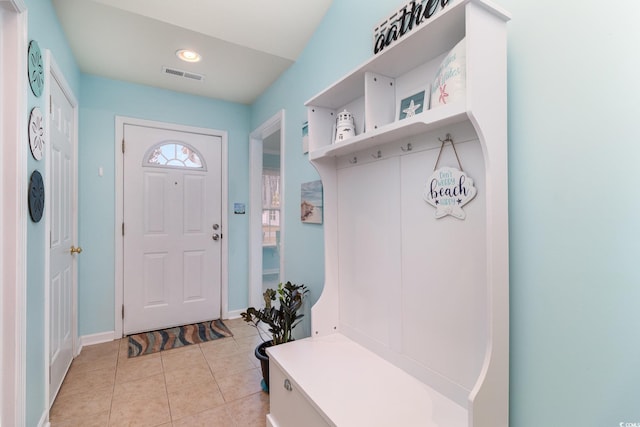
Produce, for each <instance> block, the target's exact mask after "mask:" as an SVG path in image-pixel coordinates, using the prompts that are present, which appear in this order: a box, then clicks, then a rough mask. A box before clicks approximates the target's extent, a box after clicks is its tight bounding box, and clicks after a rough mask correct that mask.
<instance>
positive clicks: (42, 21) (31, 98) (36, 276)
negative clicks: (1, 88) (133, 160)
mask: <svg viewBox="0 0 640 427" xmlns="http://www.w3.org/2000/svg"><path fill="white" fill-rule="evenodd" d="M25 4H26V6H27V8H28V12H27V13H28V15H27V17H28V19H27V34H28V40H36V41H37V42H38V45H39V46H40V50H41V51H42V55H43V60H44V57H45V51H46V50H49V51H51V54H52V55H53V57H54V59H55V61H56V64H57V65H58V67H59V68H60V69H61V71H62V73H63V74H64V76H65V78H66V80H67V83H68V84H69V87H70V89H71V90H72V91H73V92H74V95H76V97H77V94H78V92H79V75H80V72H79V70H78V67H77V65H76V63H75V59H74V58H73V54H72V53H71V50H70V48H69V45H68V43H67V41H66V39H65V37H64V33H63V32H62V29H61V28H60V25H59V23H58V21H57V19H56V15H55V12H54V10H53V7H52V5H51V2H50V1H48V0H25ZM24 58H25V61H26V60H27V52H25V56H24ZM46 90H47V88H45V90H44V91H43V93H42V95H41V96H40V97H38V98H36V96H35V95H34V94H33V92H31V89H30V87H29V84H28V83H27V85H26V86H25V87H24V92H25V94H26V96H27V111H25V112H24V114H25V116H26V117H28V115H29V113H30V112H31V109H32V108H34V107H38V108H40V110H41V111H42V113H43V115H44V114H45V112H46V108H47V107H48V102H47V100H46V98H45V96H44V95H45V92H46ZM25 137H26V139H25V141H23V142H22V144H21V145H20V146H21V147H22V149H23V150H25V151H26V152H27V154H26V156H27V174H28V175H27V182H28V180H29V178H30V176H31V173H32V172H33V171H34V170H36V169H37V170H38V171H40V173H41V174H42V176H43V177H45V174H46V167H45V161H46V159H45V158H44V157H43V158H42V159H41V160H40V161H36V160H35V159H34V158H33V156H32V155H31V151H30V150H29V141H28V135H26V133H25ZM45 197H46V194H45ZM46 214H47V212H46V211H45V212H44V215H46ZM26 222H27V291H26V305H27V313H26V322H27V324H26V328H27V331H28V333H27V335H26V355H25V357H26V360H25V369H26V383H25V393H26V395H25V401H26V414H25V420H26V425H27V426H35V425H37V424H38V422H39V421H40V419H41V418H42V416H43V414H44V413H45V411H46V408H47V405H48V399H49V398H48V396H46V395H45V363H47V360H48V355H47V354H45V335H44V334H45V318H44V315H45V305H44V304H45V301H44V293H45V282H46V278H45V271H44V260H45V251H46V242H45V220H44V216H43V218H42V220H41V221H40V222H38V223H34V222H33V221H31V218H30V217H29V218H27V219H26Z"/></svg>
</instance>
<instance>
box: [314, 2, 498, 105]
mask: <svg viewBox="0 0 640 427" xmlns="http://www.w3.org/2000/svg"><path fill="white" fill-rule="evenodd" d="M450 1H451V2H453V4H450V5H448V6H447V7H446V9H444V10H442V11H440V12H439V13H438V14H436V15H434V16H433V17H432V18H431V19H430V20H429V21H428V22H425V23H423V24H422V26H421V27H419V28H418V29H416V30H414V31H413V33H411V34H410V35H408V36H406V37H405V38H403V39H401V40H400V41H398V42H397V43H396V44H394V45H392V46H390V47H388V48H386V49H385V50H383V51H382V52H381V53H379V54H377V55H374V56H373V57H371V58H370V59H369V60H368V61H366V62H365V63H364V64H362V65H361V66H360V67H359V68H357V69H356V70H354V71H353V72H351V73H350V74H348V75H347V76H345V77H344V78H343V79H341V80H339V81H338V82H336V83H335V84H333V85H332V86H330V87H328V88H327V89H325V90H324V91H322V92H321V93H319V94H318V95H316V96H315V97H314V98H312V99H310V100H309V101H307V102H306V103H305V105H306V106H316V107H323V108H330V109H336V108H340V107H342V106H343V105H346V104H348V103H349V102H351V101H353V100H354V99H357V98H359V97H361V96H363V95H364V74H365V73H366V72H373V73H377V74H382V75H384V76H387V77H391V78H396V77H399V76H401V75H403V74H405V73H406V72H408V71H410V70H412V69H414V68H416V67H417V66H419V65H420V64H423V63H425V62H427V61H429V60H430V59H433V58H434V57H436V56H438V55H439V54H442V53H444V52H446V51H448V50H449V49H451V48H452V47H453V46H454V45H455V44H456V43H457V42H458V41H460V40H462V38H463V37H464V36H465V5H466V4H467V3H475V4H477V5H480V6H482V7H483V8H485V9H487V10H488V11H490V12H491V13H493V14H494V15H496V16H498V17H500V18H501V19H503V20H505V21H507V20H509V19H510V16H509V14H508V13H507V12H506V11H504V10H503V9H501V8H499V7H498V6H496V5H494V4H493V3H491V2H489V1H486V0H462V1H456V0H450ZM407 52H411V55H407Z"/></svg>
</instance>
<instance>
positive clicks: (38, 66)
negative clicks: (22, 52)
mask: <svg viewBox="0 0 640 427" xmlns="http://www.w3.org/2000/svg"><path fill="white" fill-rule="evenodd" d="M28 56H29V64H28V67H27V68H28V72H29V85H30V86H31V91H32V92H33V94H34V95H35V96H37V97H39V96H40V95H42V89H43V88H44V65H43V64H42V53H41V52H40V46H38V42H36V41H35V40H31V42H30V43H29V52H28Z"/></svg>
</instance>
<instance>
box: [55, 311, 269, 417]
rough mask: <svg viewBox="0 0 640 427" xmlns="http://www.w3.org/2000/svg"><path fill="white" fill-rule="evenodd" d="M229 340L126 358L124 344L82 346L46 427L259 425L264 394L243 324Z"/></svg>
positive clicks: (235, 325)
mask: <svg viewBox="0 0 640 427" xmlns="http://www.w3.org/2000/svg"><path fill="white" fill-rule="evenodd" d="M224 323H225V325H227V327H229V329H230V330H231V331H232V332H233V335H234V336H233V338H223V339H218V340H215V341H210V342H207V343H203V344H197V345H190V346H186V347H181V348H177V349H173V350H168V351H163V352H160V353H155V354H150V355H146V356H139V357H135V358H131V359H129V358H128V357H127V339H126V338H125V339H122V340H118V341H113V342H110V343H104V344H96V345H92V346H88V347H85V348H83V349H82V352H81V354H80V355H79V356H78V357H77V358H76V359H75V360H74V361H73V363H72V364H71V368H70V369H69V373H68V374H67V377H66V378H65V380H64V383H63V384H62V387H61V389H60V392H59V393H58V396H57V398H56V401H55V403H54V405H53V407H52V408H51V412H50V421H51V426H52V427H70V426H78V427H80V426H82V427H93V426H100V427H105V426H118V427H121V426H163V427H178V426H180V427H183V426H189V427H191V426H194V427H197V426H203V427H204V426H206V427H241V426H242V427H245V426H246V427H254V426H256V427H258V426H260V427H262V426H265V425H266V414H267V413H268V412H269V395H268V394H266V393H264V392H263V391H262V390H261V387H260V380H261V379H262V373H261V371H260V363H259V361H258V360H257V359H256V358H255V356H254V354H253V351H254V349H255V347H256V345H258V344H259V343H260V342H261V339H260V338H259V336H258V334H257V331H256V329H255V328H253V327H252V326H249V325H247V324H246V323H245V322H244V321H243V320H242V319H233V320H225V321H224Z"/></svg>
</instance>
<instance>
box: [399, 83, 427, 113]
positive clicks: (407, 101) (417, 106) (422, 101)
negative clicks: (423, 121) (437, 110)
mask: <svg viewBox="0 0 640 427" xmlns="http://www.w3.org/2000/svg"><path fill="white" fill-rule="evenodd" d="M428 93H429V92H428V91H426V90H421V91H420V92H418V93H414V94H413V95H411V96H408V97H406V98H403V99H402V101H400V108H399V109H398V111H399V114H398V120H402V119H406V118H407V117H413V116H415V115H416V114H420V113H422V112H423V111H424V110H427V109H428V108H429V106H428V105H426V103H427V102H429V98H427V96H428Z"/></svg>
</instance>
